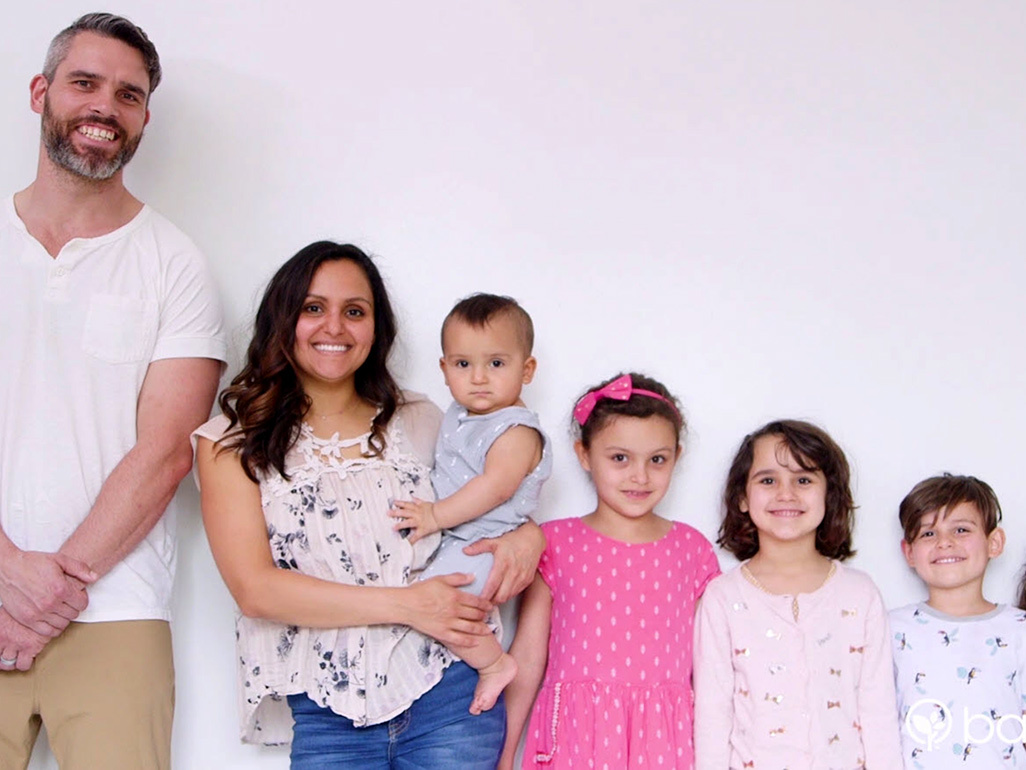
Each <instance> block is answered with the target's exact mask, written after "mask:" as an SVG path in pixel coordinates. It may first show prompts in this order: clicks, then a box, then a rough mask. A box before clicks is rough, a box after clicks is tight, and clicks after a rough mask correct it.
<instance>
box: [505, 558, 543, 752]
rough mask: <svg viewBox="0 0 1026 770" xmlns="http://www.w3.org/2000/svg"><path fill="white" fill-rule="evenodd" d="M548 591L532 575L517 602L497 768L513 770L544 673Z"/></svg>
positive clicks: (536, 577) (540, 580)
mask: <svg viewBox="0 0 1026 770" xmlns="http://www.w3.org/2000/svg"><path fill="white" fill-rule="evenodd" d="M551 611H552V593H551V592H550V591H549V587H548V586H547V585H545V581H544V580H542V577H541V575H535V578H534V581H533V582H532V583H531V585H530V587H529V588H528V589H527V592H526V593H525V594H524V598H523V601H522V603H521V605H520V618H519V620H518V621H517V635H516V637H515V638H514V639H513V645H512V646H511V647H510V649H509V653H510V655H512V656H513V659H514V660H515V661H516V662H517V666H518V671H517V676H516V679H514V680H513V681H512V683H510V685H509V686H508V687H507V688H506V745H505V746H504V747H503V750H502V757H501V758H500V759H499V765H498V770H513V759H514V757H515V756H516V753H517V747H518V746H519V745H520V736H521V735H522V734H523V732H524V727H525V726H526V724H527V718H528V716H530V713H531V707H532V706H533V705H534V699H535V696H537V694H538V688H539V687H540V686H541V683H542V678H543V677H544V676H545V665H546V664H547V663H548V658H549V627H550V624H551V615H550V613H551Z"/></svg>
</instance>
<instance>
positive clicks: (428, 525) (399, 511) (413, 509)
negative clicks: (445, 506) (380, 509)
mask: <svg viewBox="0 0 1026 770" xmlns="http://www.w3.org/2000/svg"><path fill="white" fill-rule="evenodd" d="M388 515H389V516H391V517H392V518H393V519H398V522H397V523H396V525H395V528H396V530H404V529H405V530H407V531H408V533H409V535H408V539H409V541H410V543H416V542H417V541H418V540H421V539H423V538H425V537H427V536H428V535H430V534H432V533H434V532H437V531H438V530H439V529H441V527H439V526H438V521H437V520H436V519H435V504H434V503H429V502H427V501H425V500H417V499H416V498H414V499H413V500H408V501H398V500H397V501H396V502H395V503H394V504H393V508H392V510H391V511H389V512H388Z"/></svg>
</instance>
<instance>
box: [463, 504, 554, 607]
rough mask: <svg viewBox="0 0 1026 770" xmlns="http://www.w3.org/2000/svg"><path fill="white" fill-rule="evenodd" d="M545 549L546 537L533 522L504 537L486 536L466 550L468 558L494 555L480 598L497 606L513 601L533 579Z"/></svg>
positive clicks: (464, 551) (464, 550)
mask: <svg viewBox="0 0 1026 770" xmlns="http://www.w3.org/2000/svg"><path fill="white" fill-rule="evenodd" d="M544 550H545V534H544V533H543V532H542V531H541V527H539V526H538V525H537V524H535V523H534V522H533V521H528V522H527V523H525V524H523V525H521V526H519V527H517V528H516V529H514V530H513V531H512V532H507V533H506V534H505V535H503V536H502V537H497V538H496V537H486V538H482V539H481V540H478V541H477V542H476V543H471V544H470V545H468V546H467V547H466V548H464V549H463V553H465V554H467V555H468V556H475V555H477V554H479V553H488V552H491V554H492V556H493V558H494V559H495V563H494V564H493V565H492V571H491V572H490V573H488V580H487V581H485V586H484V588H483V589H481V598H482V599H488V600H489V601H492V602H495V603H496V604H502V603H503V602H505V601H507V600H509V599H511V598H513V597H514V596H516V595H517V594H519V593H520V592H521V591H523V590H524V589H525V588H527V586H529V585H530V584H531V581H532V580H534V575H535V571H536V570H537V569H538V561H539V560H540V559H541V555H542V552H543V551H544Z"/></svg>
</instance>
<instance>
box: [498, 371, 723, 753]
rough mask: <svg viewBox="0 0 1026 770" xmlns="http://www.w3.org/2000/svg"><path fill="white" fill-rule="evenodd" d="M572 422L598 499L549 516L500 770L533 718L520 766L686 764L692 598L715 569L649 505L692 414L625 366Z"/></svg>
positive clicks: (688, 530) (689, 532) (683, 528)
mask: <svg viewBox="0 0 1026 770" xmlns="http://www.w3.org/2000/svg"><path fill="white" fill-rule="evenodd" d="M574 421H575V426H576V427H577V428H578V430H579V439H578V441H577V442H576V443H575V445H574V448H575V450H576V452H577V457H578V459H579V460H580V463H581V466H582V467H583V468H584V470H586V471H587V472H588V473H590V474H591V478H592V481H593V482H594V484H595V490H596V492H597V494H598V505H597V507H596V509H595V510H594V511H593V512H592V513H590V514H588V515H587V516H584V517H582V518H570V519H561V520H558V521H551V522H548V523H546V524H543V525H542V529H543V530H544V531H545V535H546V537H547V538H548V547H547V548H546V551H545V554H544V555H543V556H542V560H541V563H540V564H539V566H538V572H539V575H538V576H537V577H536V578H535V580H534V583H533V584H532V585H531V587H530V588H528V590H527V593H526V594H525V595H524V600H523V603H522V605H521V612H520V622H519V624H518V628H517V635H516V639H515V640H514V642H513V646H512V648H511V650H510V652H511V653H512V655H513V657H514V658H515V659H516V660H517V663H518V664H519V666H520V673H519V674H518V676H517V678H516V679H515V680H514V681H513V684H512V685H510V687H509V688H508V689H507V690H506V709H507V724H508V730H507V739H506V747H505V749H504V752H503V756H502V759H501V761H500V763H499V767H500V768H504V769H508V768H512V767H513V760H514V756H515V754H516V749H517V745H518V743H519V741H520V737H521V734H522V733H523V731H524V725H525V722H527V720H528V714H529V713H530V722H529V724H527V737H526V743H525V747H524V754H523V764H522V767H523V768H597V769H598V770H601V769H602V768H607V769H608V770H622V769H624V768H691V767H693V765H694V748H693V745H694V740H693V730H692V717H693V701H694V698H693V696H692V690H691V650H692V633H693V619H694V613H695V604H696V602H697V600H698V597H699V596H700V595H701V594H702V591H703V589H704V588H705V585H706V583H708V582H709V580H711V579H712V578H713V577H714V576H715V575H717V574H718V573H719V571H720V570H719V566H718V565H717V562H716V556H715V554H714V553H713V549H712V546H711V545H710V544H709V541H708V540H706V539H705V538H704V537H703V536H702V535H701V534H700V533H699V532H698V531H697V530H695V529H693V528H692V527H689V526H688V525H686V524H681V523H678V522H673V521H670V520H668V519H664V518H662V517H660V516H658V515H657V514H656V513H655V510H654V509H655V507H656V505H657V504H658V503H659V501H660V500H662V498H663V496H664V495H665V494H666V491H667V489H669V486H670V481H671V479H672V476H673V468H674V465H675V463H676V461H677V459H678V458H679V457H680V453H681V445H680V440H681V434H682V432H683V430H684V420H683V418H682V417H681V414H680V410H679V409H678V407H677V405H676V401H675V399H674V398H673V396H672V395H670V393H669V392H668V391H667V389H666V388H665V387H664V386H663V385H661V384H660V383H658V382H656V381H655V380H652V379H649V378H647V377H643V376H641V375H639V374H628V375H621V376H619V377H617V378H614V379H612V380H609V381H607V382H605V383H603V384H602V385H600V386H598V387H596V388H594V389H592V390H589V391H588V392H587V393H586V394H585V395H584V396H583V397H582V398H581V399H580V400H579V401H578V402H577V406H576V408H575V409H574ZM543 677H544V680H543ZM539 685H540V689H539ZM536 696H537V697H536ZM532 703H533V704H534V708H533V709H532V708H531V706H532Z"/></svg>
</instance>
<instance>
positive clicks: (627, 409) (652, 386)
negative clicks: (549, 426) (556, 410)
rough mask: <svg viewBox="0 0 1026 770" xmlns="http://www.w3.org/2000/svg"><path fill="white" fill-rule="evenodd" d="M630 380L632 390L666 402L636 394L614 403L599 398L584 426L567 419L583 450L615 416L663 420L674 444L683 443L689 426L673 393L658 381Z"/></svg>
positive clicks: (601, 385)
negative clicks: (675, 442)
mask: <svg viewBox="0 0 1026 770" xmlns="http://www.w3.org/2000/svg"><path fill="white" fill-rule="evenodd" d="M621 377H623V372H621V373H620V374H618V375H616V376H615V377H610V378H609V379H608V380H604V381H603V382H600V383H599V384H598V385H595V386H594V387H591V388H588V389H587V390H586V391H584V393H582V394H581V395H580V397H579V398H578V399H577V400H578V401H580V400H581V398H584V397H585V396H586V395H587V394H589V393H591V392H593V391H596V390H598V389H599V388H604V387H605V386H606V385H608V384H609V383H611V382H613V381H614V380H618V379H620V378H621ZM630 378H631V385H632V386H633V387H635V388H640V389H642V390H651V391H652V392H653V393H658V394H659V395H660V396H662V397H663V399H665V401H664V400H662V399H658V398H652V397H651V396H643V395H641V394H638V393H635V394H634V395H632V396H631V397H630V398H629V399H627V400H626V401H617V400H616V399H612V398H603V399H600V400H599V401H598V402H597V403H596V404H595V408H594V409H593V410H592V412H591V415H590V416H589V417H588V420H587V421H586V422H585V423H584V425H578V424H577V420H575V419H573V418H572V417H571V418H570V419H571V431H572V432H573V433H574V434H575V435H576V436H577V437H578V438H579V439H580V442H581V445H582V446H583V447H584V448H585V449H589V448H590V447H591V440H592V438H594V437H595V436H596V435H598V433H600V432H601V431H602V429H603V428H605V427H606V426H607V425H608V424H609V423H610V422H612V421H613V420H614V419H615V418H617V417H640V418H645V417H662V418H663V419H664V420H666V421H667V422H668V423H670V425H672V426H673V434H674V436H675V437H676V438H677V445H678V446H679V445H680V444H681V442H682V441H683V439H684V435H685V434H686V433H687V429H688V426H687V424H686V423H685V422H684V417H683V415H682V413H681V411H680V404H678V403H677V399H676V398H674V397H673V394H672V393H670V391H669V390H667V388H666V386H665V385H663V384H662V383H661V382H659V380H653V379H652V378H651V377H646V376H645V375H643V374H638V373H637V372H630ZM574 403H575V404H576V403H577V402H576V401H575V402H574Z"/></svg>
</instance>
